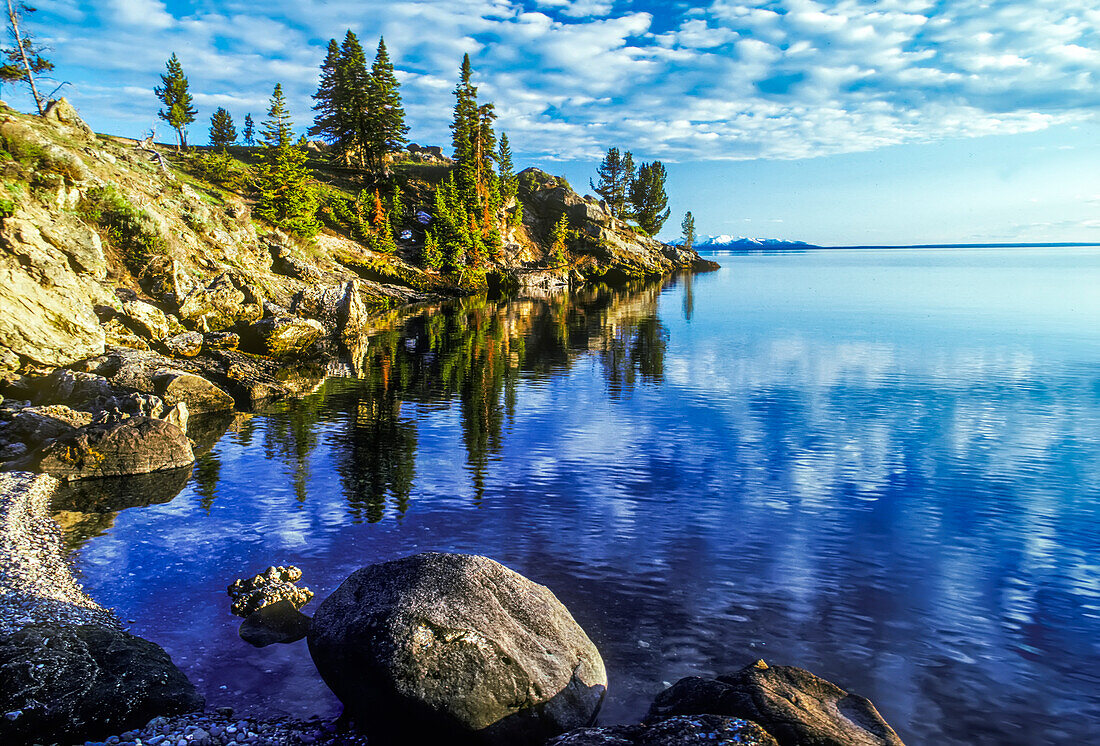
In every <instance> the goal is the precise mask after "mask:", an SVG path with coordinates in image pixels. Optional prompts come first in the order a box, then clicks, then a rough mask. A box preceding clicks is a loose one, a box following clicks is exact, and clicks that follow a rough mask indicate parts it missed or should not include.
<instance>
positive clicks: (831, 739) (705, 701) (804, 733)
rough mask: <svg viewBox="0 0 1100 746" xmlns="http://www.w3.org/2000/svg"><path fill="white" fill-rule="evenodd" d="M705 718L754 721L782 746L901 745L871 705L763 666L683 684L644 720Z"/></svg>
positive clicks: (802, 675) (805, 675) (807, 677)
mask: <svg viewBox="0 0 1100 746" xmlns="http://www.w3.org/2000/svg"><path fill="white" fill-rule="evenodd" d="M701 714H713V715H728V716H731V717H740V718H745V719H746V720H752V721H753V722H756V723H759V724H760V725H762V726H763V727H764V728H765V729H766V730H767V731H768V732H769V733H771V734H772V735H773V736H775V739H776V740H777V741H778V742H779V746H903V745H902V742H901V739H900V738H898V735H897V733H895V732H894V730H893V728H891V727H890V726H889V725H887V723H886V721H885V720H883V718H882V716H881V715H880V714H879V712H878V710H876V709H875V706H874V705H873V704H871V702H870V701H869V700H867V699H865V698H863V697H860V696H859V695H856V694H849V693H848V692H846V691H844V690H843V689H841V688H840V687H838V686H837V685H836V684H833V683H830V682H828V681H826V680H825V679H822V678H820V677H818V676H815V675H814V674H812V673H810V672H809V671H807V670H805V669H802V668H797V667H795V666H769V665H768V664H766V663H765V662H764V661H757V662H756V663H753V664H752V665H749V666H746V667H745V668H743V669H741V670H740V671H738V672H737V673H735V674H733V675H730V676H719V677H718V678H717V679H702V678H698V677H694V676H693V677H688V678H685V679H681V680H680V681H678V682H676V683H675V684H673V685H672V686H671V687H669V688H668V689H666V690H665V691H663V692H661V693H660V694H659V695H657V699H656V700H655V701H654V702H653V706H652V707H651V708H650V710H649V714H648V715H646V720H647V721H650V722H651V721H655V720H661V719H664V718H668V717H671V716H674V715H701Z"/></svg>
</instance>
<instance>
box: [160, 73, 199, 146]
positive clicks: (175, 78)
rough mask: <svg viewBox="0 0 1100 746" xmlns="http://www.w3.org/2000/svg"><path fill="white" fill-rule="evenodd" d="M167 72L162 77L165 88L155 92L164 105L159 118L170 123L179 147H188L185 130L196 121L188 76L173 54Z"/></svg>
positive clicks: (162, 87)
mask: <svg viewBox="0 0 1100 746" xmlns="http://www.w3.org/2000/svg"><path fill="white" fill-rule="evenodd" d="M166 67H167V72H166V73H165V74H164V75H161V76H160V80H161V83H163V86H161V87H159V88H156V89H155V90H154V92H155V93H156V94H157V98H159V99H160V100H161V102H162V103H163V104H164V108H163V109H161V110H160V111H158V112H157V116H158V117H160V118H161V119H163V120H164V121H166V122H168V124H169V126H170V127H172V129H174V130H175V131H176V136H177V137H178V138H179V142H178V147H179V148H183V147H187V134H186V133H185V132H184V130H183V128H184V127H186V126H187V125H189V124H191V122H193V121H195V107H194V106H192V99H191V92H190V90H188V89H189V84H188V82H187V76H186V75H184V74H183V65H181V64H180V61H179V58H178V57H176V53H175V52H173V53H172V56H171V57H170V58H169V59H168V63H167V64H166Z"/></svg>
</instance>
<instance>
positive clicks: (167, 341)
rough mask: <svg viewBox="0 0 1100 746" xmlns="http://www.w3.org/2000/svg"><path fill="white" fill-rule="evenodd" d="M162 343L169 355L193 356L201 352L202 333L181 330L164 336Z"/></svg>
mask: <svg viewBox="0 0 1100 746" xmlns="http://www.w3.org/2000/svg"><path fill="white" fill-rule="evenodd" d="M162 344H163V345H164V348H165V349H166V350H167V351H168V354H169V355H175V356H177V357H194V356H195V355H198V354H199V353H200V352H202V344H203V335H202V334H201V333H200V332H183V333H182V334H174V335H172V336H171V337H165V338H164V340H163V342H162Z"/></svg>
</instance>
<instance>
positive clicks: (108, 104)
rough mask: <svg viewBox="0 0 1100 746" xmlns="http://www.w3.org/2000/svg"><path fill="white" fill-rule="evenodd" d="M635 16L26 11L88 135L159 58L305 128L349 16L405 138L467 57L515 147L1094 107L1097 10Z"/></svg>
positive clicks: (494, 4)
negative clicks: (282, 109) (386, 53)
mask: <svg viewBox="0 0 1100 746" xmlns="http://www.w3.org/2000/svg"><path fill="white" fill-rule="evenodd" d="M632 7H633V6H632V5H631V4H628V3H619V4H613V3H611V2H608V1H607V0H538V1H537V2H536V3H534V4H532V3H521V2H519V0H467V1H465V2H461V1H460V0H393V1H392V2H386V3H382V4H378V5H377V6H374V7H373V9H372V12H371V13H370V14H368V15H364V14H362V13H361V12H360V5H359V4H358V3H354V2H352V1H351V0H330V2H327V3H323V4H318V3H308V4H305V3H301V2H300V1H299V0H293V1H292V0H272V1H271V2H269V3H265V4H263V5H262V6H261V5H257V4H255V3H253V2H250V1H248V2H246V1H245V0H227V1H226V2H221V3H217V4H196V5H193V6H192V8H193V10H191V11H188V15H186V16H181V17H178V18H173V17H172V15H171V14H169V13H168V12H167V10H166V9H165V5H164V3H163V2H161V0H109V2H108V3H106V4H104V5H102V6H99V7H98V8H96V7H95V6H91V5H89V4H87V3H84V4H80V3H77V2H75V1H74V0H65V1H64V2H59V3H58V4H57V7H56V10H51V9H50V8H48V7H44V8H43V10H42V13H40V14H39V15H42V16H43V17H44V18H43V19H37V18H36V19H35V22H36V24H38V25H39V27H40V28H41V31H40V35H41V36H43V37H44V38H46V40H48V41H49V42H51V43H53V46H54V48H55V50H56V53H55V62H57V63H58V72H59V76H64V77H63V78H60V79H65V80H72V81H73V83H74V89H73V92H72V94H71V95H72V97H73V98H74V99H78V101H77V103H78V105H80V106H81V108H82V111H84V112H85V114H86V115H87V116H89V118H90V119H91V120H92V123H93V125H97V121H96V120H97V118H103V119H106V120H111V121H114V122H120V121H122V120H123V119H126V120H128V121H143V120H144V119H147V118H149V116H151V115H152V105H155V101H153V100H152V99H151V95H150V96H147V97H145V98H135V97H134V96H133V95H132V94H131V93H128V92H127V90H128V89H132V90H143V89H147V90H149V91H150V92H151V90H152V87H153V86H154V85H156V83H157V82H158V80H157V77H156V76H157V74H158V73H160V72H161V71H162V70H163V66H164V60H165V59H166V58H167V57H168V55H169V54H170V53H171V52H172V51H175V52H177V53H178V54H179V56H180V59H181V60H182V61H183V64H184V67H185V70H186V71H187V72H188V75H189V76H190V79H191V83H192V88H193V90H194V91H195V92H196V100H197V101H198V102H199V104H200V106H201V107H202V108H203V109H206V108H211V107H212V106H214V105H216V104H217V102H226V103H225V105H228V102H233V101H238V102H240V103H239V104H234V107H236V108H240V106H246V105H247V106H251V107H252V113H253V114H254V116H258V115H260V114H261V111H257V108H258V107H257V106H256V104H255V102H262V101H264V100H266V97H267V95H269V93H270V90H271V87H272V85H273V84H274V83H275V82H276V81H281V82H282V83H283V85H284V88H285V89H286V90H287V95H288V99H289V101H290V102H291V105H292V112H293V114H294V116H295V118H296V121H297V122H298V124H299V125H300V126H304V125H305V124H307V123H308V121H309V118H310V117H311V112H310V109H309V106H310V105H311V104H312V101H311V99H310V95H311V94H312V93H313V90H314V88H315V86H316V77H317V68H318V65H319V64H320V62H321V59H322V58H323V56H324V40H327V39H328V38H330V37H336V38H341V37H342V36H343V34H344V30H345V28H346V27H347V25H348V24H349V23H350V24H352V28H353V30H354V31H355V32H356V33H358V34H359V36H360V38H361V39H362V41H363V44H364V47H366V48H367V50H368V53H369V52H370V51H372V50H373V46H374V43H375V40H376V39H377V37H378V36H379V35H380V34H382V35H385V38H386V42H387V46H388V47H389V49H390V53H391V56H392V57H393V58H394V61H395V64H396V65H397V67H398V69H399V75H400V77H401V80H402V82H403V88H402V95H403V97H404V101H405V104H406V109H407V111H408V112H409V116H410V124H411V126H412V133H411V136H412V137H413V138H414V139H416V140H418V141H420V142H447V141H449V134H448V131H447V123H448V122H449V119H450V107H451V103H452V101H451V95H450V91H451V88H452V87H453V85H454V80H455V78H456V76H457V68H458V63H459V61H460V59H461V56H462V54H463V53H464V52H469V53H470V54H471V56H472V58H473V62H474V67H475V71H476V78H477V82H478V83H479V85H480V86H481V92H482V94H483V95H484V96H485V97H487V98H489V99H491V100H493V101H495V103H496V104H497V108H498V112H499V114H500V119H499V125H500V127H501V128H502V129H504V130H507V131H508V132H509V133H510V135H511V136H512V140H513V142H514V144H515V147H516V148H517V150H519V151H521V152H523V153H525V154H527V155H530V156H539V157H551V158H552V157H561V158H575V157H584V158H587V157H594V156H596V155H597V154H599V153H600V152H601V151H602V150H603V149H604V148H606V147H607V146H609V145H612V144H619V145H622V146H624V147H630V148H632V149H633V150H634V151H635V153H637V154H639V155H640V156H641V157H645V158H652V157H660V158H664V159H666V160H676V159H699V158H706V159H715V158H731V159H738V158H758V157H767V158H802V157H809V156H815V155H822V154H829V153H841V152H851V151H857V150H868V149H873V148H877V147H881V146H885V145H891V144H899V143H906V142H926V141H933V140H937V139H942V138H945V137H979V136H983V135H986V134H1004V133H1012V132H1022V131H1033V130H1036V129H1042V128H1044V127H1048V126H1051V125H1053V124H1056V123H1062V122H1073V121H1080V120H1085V119H1087V118H1090V117H1094V116H1095V112H1096V111H1097V107H1100V31H1098V28H1100V12H1098V11H1097V10H1096V8H1095V6H1094V4H1093V3H1092V2H1091V0H1060V1H1059V2H1053V1H1048V0H1036V1H1035V2H1033V3H1028V4H1027V5H1026V6H1023V5H1011V4H994V5H989V4H987V3H984V2H982V0H954V1H953V2H952V3H946V4H943V3H937V4H933V3H931V2H928V1H927V0H838V1H837V2H832V3H823V2H821V3H819V2H813V1H812V0H770V1H768V2H764V1H761V2H756V3H754V2H746V1H745V0H712V1H711V2H710V3H709V4H707V5H704V6H700V7H694V8H690V9H686V10H684V11H683V12H682V13H681V15H679V16H676V13H677V12H678V11H676V10H674V8H672V7H670V8H669V10H668V12H667V15H666V16H665V17H663V18H661V19H659V21H660V23H659V28H658V29H657V30H655V29H654V18H653V17H651V16H650V15H649V14H647V13H640V12H636V11H634V10H632ZM212 9H216V10H212ZM91 14H94V15H95V16H96V17H97V18H98V23H87V22H86V21H84V20H83V19H84V18H85V16H86V15H91ZM47 18H48V19H49V21H50V23H49V24H43V23H42V21H43V20H46V19H47ZM47 37H48V38H47ZM112 91H113V92H114V93H113V95H112ZM81 96H84V97H85V99H84V100H79V99H80V97H81ZM150 102H152V104H151V103H150ZM248 102H252V103H248ZM145 108H149V109H150V111H149V112H145ZM123 112H125V113H126V116H125V117H123V116H122V115H121V114H122V113H123ZM143 112H145V113H143ZM208 114H209V112H208V111H205V110H203V111H200V117H202V116H207V115H208ZM234 114H235V115H236V116H238V117H243V114H244V112H237V111H234ZM199 124H202V122H197V123H196V125H199ZM97 126H101V127H102V126H104V125H97ZM111 126H124V125H118V124H116V125H111ZM203 129H204V128H203Z"/></svg>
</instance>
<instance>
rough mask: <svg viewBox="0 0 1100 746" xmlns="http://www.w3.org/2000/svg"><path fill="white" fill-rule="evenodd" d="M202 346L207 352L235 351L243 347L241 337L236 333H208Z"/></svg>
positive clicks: (203, 336) (204, 336) (203, 337)
mask: <svg viewBox="0 0 1100 746" xmlns="http://www.w3.org/2000/svg"><path fill="white" fill-rule="evenodd" d="M202 345H203V348H204V349H207V350H235V349H237V348H238V347H240V345H241V335H239V334H237V333H236V332H207V333H206V334H204V335H202Z"/></svg>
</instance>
